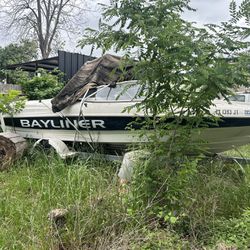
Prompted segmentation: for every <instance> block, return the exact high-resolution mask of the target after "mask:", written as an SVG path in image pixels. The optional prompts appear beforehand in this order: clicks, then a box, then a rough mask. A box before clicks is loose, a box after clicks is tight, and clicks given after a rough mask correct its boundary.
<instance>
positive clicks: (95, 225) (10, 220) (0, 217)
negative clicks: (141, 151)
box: [0, 146, 250, 250]
mask: <svg viewBox="0 0 250 250" xmlns="http://www.w3.org/2000/svg"><path fill="white" fill-rule="evenodd" d="M247 152H249V155H250V147H249V146H248V147H245V148H244V155H246V156H247V154H248V153H247ZM119 167H120V163H110V162H105V161H103V160H102V159H95V160H91V159H87V160H77V159H76V160H71V161H69V162H65V161H63V160H61V159H59V158H58V156H57V155H55V154H54V152H53V151H43V150H36V151H34V152H32V153H30V154H29V155H27V156H25V157H23V159H22V160H21V161H20V162H18V163H16V164H15V165H14V166H12V168H11V169H10V170H9V171H3V172H0V185H1V189H0V221H1V223H0V249H6V250H7V249H18V250H19V249H20V250H21V249H32V250H33V249H34V250H37V249H72V250H73V249H84V250H85V249H98V250H99V249H100V250H103V249H104V250H105V249H114V250H116V249H226V246H230V247H232V246H234V245H236V246H238V249H244V248H245V247H246V248H245V249H247V247H248V246H249V245H248V244H250V242H249V241H248V236H249V234H250V223H248V221H250V220H249V218H250V215H249V214H250V213H248V212H247V211H248V209H249V207H250V166H239V165H238V164H227V163H224V162H223V161H218V160H209V161H202V162H199V164H198V166H197V171H194V172H192V174H191V175H190V172H188V169H187V171H186V170H185V171H186V172H185V171H180V172H179V173H178V174H177V175H171V173H165V174H167V178H169V181H168V191H167V193H166V197H167V198H168V199H170V198H171V199H172V198H173V197H172V195H173V194H174V196H175V198H176V199H177V200H175V203H174V204H175V205H176V204H177V203H178V204H177V205H178V206H177V205H176V206H177V207H178V209H177V215H176V219H177V222H176V223H170V222H169V221H164V223H162V219H159V218H158V217H157V216H156V217H154V216H152V214H151V215H149V216H148V214H147V213H144V210H145V207H143V205H141V204H139V201H140V199H141V196H136V189H134V190H133V185H132V186H131V187H129V189H130V191H128V193H121V192H120V186H119V185H118V182H119V181H118V178H117V171H118V169H119ZM163 174H164V173H163ZM140 176H141V175H139V178H141V177H140ZM162 176H163V177H164V175H162ZM136 178H138V177H136ZM142 181H143V180H142V179H139V181H138V182H137V183H139V184H142ZM136 188H138V186H137V187H136ZM141 191H143V190H141ZM133 195H134V197H131V196H133ZM140 195H141V194H140ZM169 197H170V198H169ZM131 201H132V202H133V204H132V205H131ZM134 207H136V209H135V210H133V209H134ZM55 208H63V209H67V210H68V214H67V215H66V223H65V225H64V226H62V227H60V226H58V227H56V226H55V225H54V224H53V223H51V221H50V220H49V219H48V213H49V212H50V211H51V210H52V209H55ZM131 209H132V210H133V211H132V213H131ZM149 209H150V207H149ZM164 209H167V207H166V206H165V207H164ZM145 211H146V210H145ZM150 211H151V210H150ZM239 225H240V226H239ZM229 232H230V233H229ZM248 233H249V234H248ZM249 238H250V236H249ZM242 242H243V243H242ZM223 247H224V248H223Z"/></svg>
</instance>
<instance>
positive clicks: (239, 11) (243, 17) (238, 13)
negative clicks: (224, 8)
mask: <svg viewBox="0 0 250 250" xmlns="http://www.w3.org/2000/svg"><path fill="white" fill-rule="evenodd" d="M229 11H230V16H231V19H230V20H229V22H225V23H224V24H223V25H224V28H225V29H226V30H227V32H228V33H229V34H231V36H235V37H238V36H239V37H240V38H241V39H246V38H247V37H249V36H250V26H249V25H250V1H249V0H243V1H242V2H241V3H240V4H239V5H238V6H237V3H236V1H235V0H232V1H231V2H230V6H229ZM242 23H243V24H242Z"/></svg>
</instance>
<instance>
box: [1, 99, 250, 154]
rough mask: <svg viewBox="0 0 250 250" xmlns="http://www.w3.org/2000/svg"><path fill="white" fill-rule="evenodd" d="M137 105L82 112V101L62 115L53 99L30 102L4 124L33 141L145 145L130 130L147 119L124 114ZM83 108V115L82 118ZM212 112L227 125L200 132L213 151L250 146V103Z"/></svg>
mask: <svg viewBox="0 0 250 250" xmlns="http://www.w3.org/2000/svg"><path fill="white" fill-rule="evenodd" d="M133 104H135V103H131V102H126V101H121V102H95V101H88V102H86V103H85V105H83V106H82V109H81V106H80V102H78V103H76V104H74V105H72V106H70V107H68V108H66V109H65V110H63V111H62V112H60V113H53V112H52V109H51V102H50V100H43V101H41V102H40V101H28V102H27V103H26V107H25V108H24V110H23V111H22V112H20V113H19V114H17V115H15V117H11V116H4V117H2V122H1V123H2V128H3V130H4V131H14V132H15V133H18V134H20V135H21V136H23V137H26V138H33V139H54V138H55V139H60V140H62V141H77V142H96V143H111V144H130V143H138V142H142V141H143V142H145V141H147V138H146V136H145V137H143V138H141V137H139V136H138V135H139V130H128V129H126V127H127V125H128V124H129V123H130V122H131V121H132V120H135V119H136V118H138V117H142V118H143V117H145V115H144V114H143V113H138V112H136V111H135V110H134V109H132V110H131V111H130V113H129V114H128V113H126V112H122V111H123V110H124V108H125V107H127V106H129V105H133ZM80 109H81V111H82V114H83V115H80V116H79V112H80ZM211 112H212V113H215V114H217V115H219V116H221V117H223V122H224V123H223V122H222V123H221V124H220V126H219V127H211V128H206V129H203V130H202V133H201V134H199V133H198V132H197V133H196V135H194V137H196V138H198V137H199V138H201V139H203V140H205V141H207V142H208V144H207V148H208V150H209V151H210V152H215V153H217V152H222V151H225V150H228V149H231V148H233V147H238V146H241V145H245V144H247V143H250V107H248V105H247V104H245V105H242V104H234V105H230V104H226V103H225V102H218V103H217V104H216V106H214V107H212V108H211ZM224 113H225V114H224ZM79 117H80V118H79ZM151 132H152V131H151ZM151 132H150V131H149V134H150V133H151ZM164 139H167V138H164Z"/></svg>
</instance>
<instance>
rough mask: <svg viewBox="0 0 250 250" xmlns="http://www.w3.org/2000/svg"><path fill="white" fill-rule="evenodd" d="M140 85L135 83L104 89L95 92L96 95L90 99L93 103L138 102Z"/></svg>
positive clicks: (140, 98)
mask: <svg viewBox="0 0 250 250" xmlns="http://www.w3.org/2000/svg"><path fill="white" fill-rule="evenodd" d="M140 89H141V87H140V85H139V84H135V83H131V84H130V83H126V84H117V85H116V86H115V87H112V88H110V87H104V88H103V89H101V90H99V91H97V93H96V95H95V96H93V98H91V100H95V101H138V100H142V99H143V97H139V93H140Z"/></svg>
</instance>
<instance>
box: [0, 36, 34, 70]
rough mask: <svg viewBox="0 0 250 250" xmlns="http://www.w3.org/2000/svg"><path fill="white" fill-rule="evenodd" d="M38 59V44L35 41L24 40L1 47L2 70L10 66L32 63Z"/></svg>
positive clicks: (0, 66)
mask: <svg viewBox="0 0 250 250" xmlns="http://www.w3.org/2000/svg"><path fill="white" fill-rule="evenodd" d="M36 58H37V44H36V42H35V41H30V40H23V41H21V42H20V43H11V44H9V45H7V46H6V47H0V69H4V68H5V67H6V66H7V65H9V64H16V63H22V62H27V61H31V60H33V59H36Z"/></svg>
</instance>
